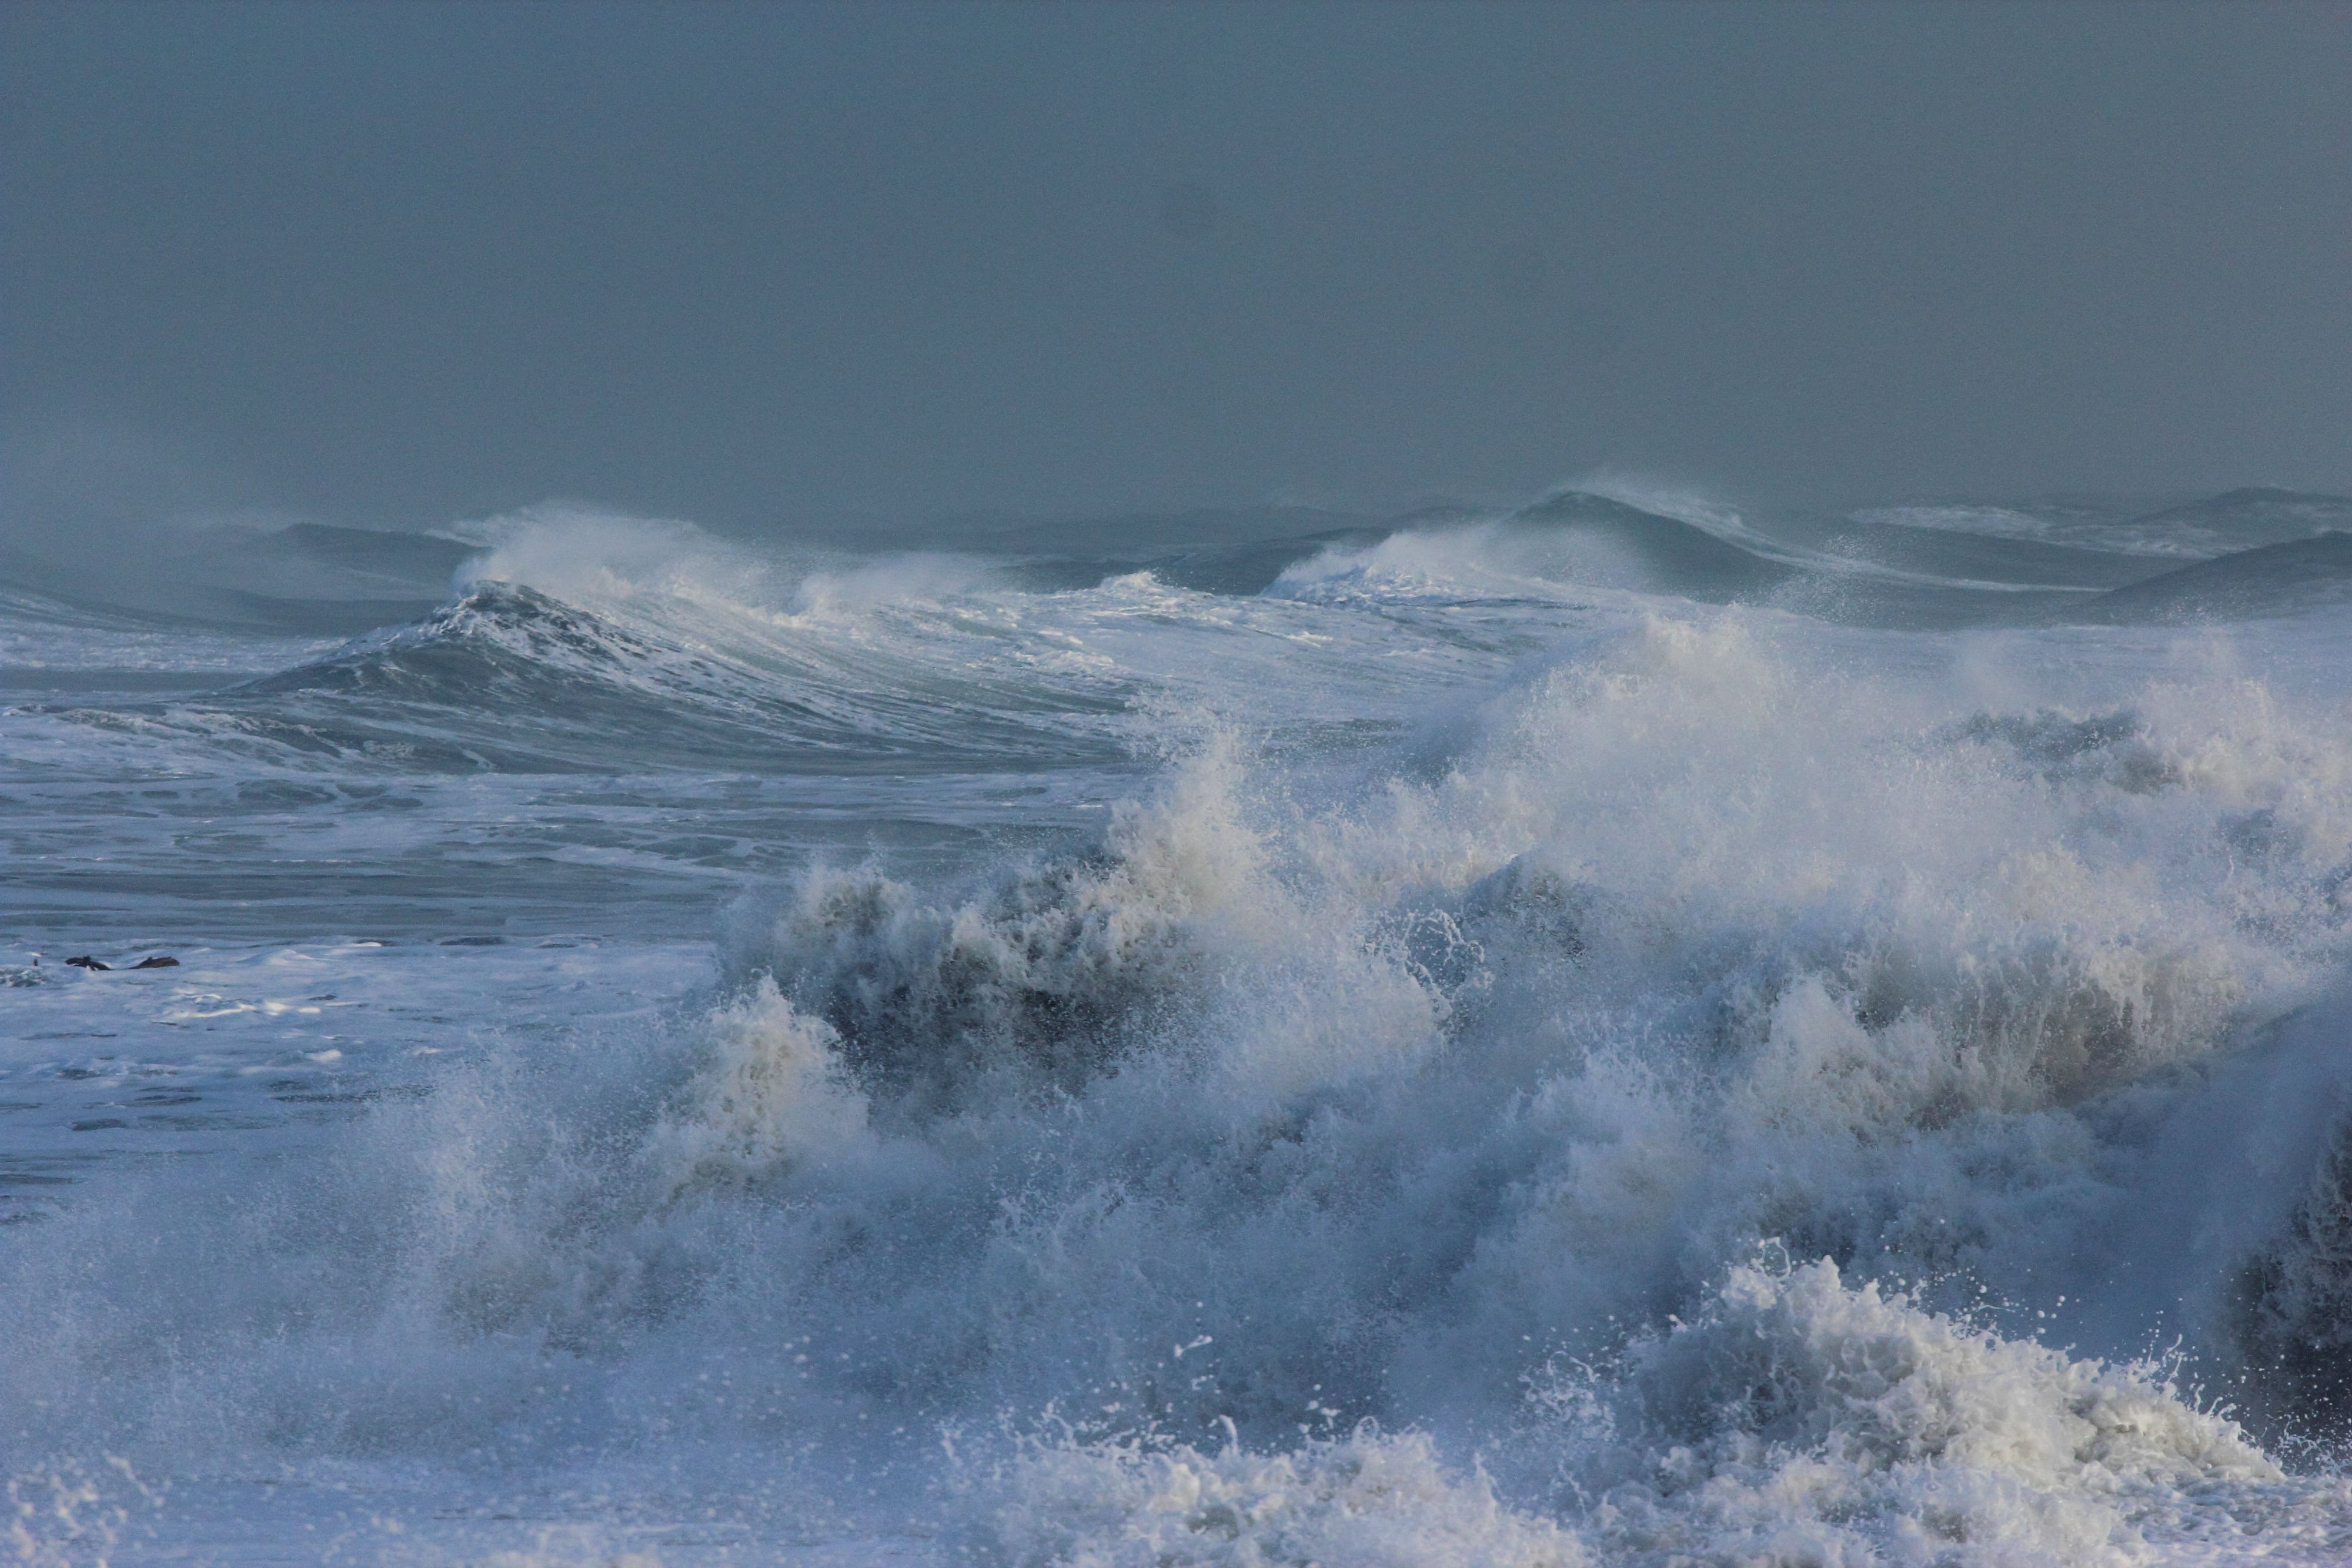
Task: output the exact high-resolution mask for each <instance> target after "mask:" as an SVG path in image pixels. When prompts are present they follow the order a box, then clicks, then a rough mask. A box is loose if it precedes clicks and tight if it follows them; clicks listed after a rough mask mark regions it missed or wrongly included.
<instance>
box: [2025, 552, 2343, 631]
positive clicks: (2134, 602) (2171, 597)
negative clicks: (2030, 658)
mask: <svg viewBox="0 0 2352 1568" xmlns="http://www.w3.org/2000/svg"><path fill="white" fill-rule="evenodd" d="M2347 603H2352V533H2336V532H2329V533H2323V534H2320V535H2318V536H2316V537H2315V538H2306V539H2296V540H2294V541H2293V542H2291V543H2287V544H2273V545H2263V546H2260V547H2258V548H2256V549H2246V550H2240V551H2238V552H2237V553H2235V554H2233V555H2225V556H2221V557H2220V558H2218V559H2213V560H2204V561H2199V562H2197V563H2196V564H2195V565H2193V566H2185V567H2181V568H2179V570H2173V571H2168V572H2166V573H2164V574H2163V575H2162V576H2159V577H2153V578H2149V579H2147V580H2145V581H2142V582H2137V583H2133V584H2130V585H2129V586H2127V587H2124V588H2118V589H2115V590H2113V591H2109V592H2106V593H2103V594H2100V595H2099V596H2098V597H2097V598H2095V599H2092V600H2088V601H2084V602H2081V603H2077V604H2074V605H2070V606H2068V607H2067V609H2066V610H2065V612H2063V619H2066V620H2070V621H2077V622H2101V623H2106V624H2145V625H2158V626H2178V625H2184V624H2188V623H2190V622H2214V621H2243V620H2251V619H2254V618H2256V617H2263V616H2277V615H2292V614H2301V613H2305V612H2310V611H2313V610H2316V609H2323V608H2330V607H2336V606H2342V605H2345V604H2347Z"/></svg>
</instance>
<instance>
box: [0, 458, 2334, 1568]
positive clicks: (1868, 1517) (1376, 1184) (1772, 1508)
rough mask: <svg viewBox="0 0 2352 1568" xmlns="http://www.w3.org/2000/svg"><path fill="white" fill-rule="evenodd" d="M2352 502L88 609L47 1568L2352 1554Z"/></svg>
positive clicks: (0, 872) (41, 955)
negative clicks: (2347, 1469)
mask: <svg viewBox="0 0 2352 1568" xmlns="http://www.w3.org/2000/svg"><path fill="white" fill-rule="evenodd" d="M2345 528H2352V502H2345V501H2340V500H2334V499H2331V498H2328V497H2305V496H2293V495H2287V494H2284V493H2281V492H2273V491H2249V492H2237V493H2232V494H2231V495H2228V496H2222V497H2212V498H2209V499H2206V500H2203V501H2191V502H2188V503H2186V504H2180V503H2177V502H2176V503H2174V504H2168V505H2159V504H2155V503H2132V502H2127V501H2108V500H2069V501H2065V502H2050V501H2022V502H2020V501H2004V502H2000V503H1999V504H1992V503H1976V502H1970V503H1968V504H1950V505H1933V506H1929V505H1916V504H1915V505H1890V506H1887V507H1876V508H1868V509H1864V510H1861V511H1844V512H1838V513H1835V514H1831V513H1820V514H1809V513H1799V512H1788V513H1772V514H1763V515H1750V514H1748V513H1746V512H1743V511H1740V510H1737V509H1734V508H1731V507H1725V506H1722V505H1720V504H1716V503H1712V502H1707V501H1705V500H1701V499H1694V498H1691V497H1676V496H1672V495H1664V494H1659V493H1656V492H1654V491H1652V490H1644V489H1641V488H1638V487H1635V486H1628V485H1623V484H1595V485H1592V486H1586V487H1584V488H1580V489H1574V490H1567V491H1562V492H1560V493H1559V494H1557V495H1553V496H1549V497H1543V498H1541V499H1539V500H1538V501H1537V502H1535V503H1533V504H1531V505H1528V506H1525V507H1515V508H1491V509H1479V508H1474V507H1446V508H1435V509H1432V510H1429V511H1425V512H1423V513H1420V514H1416V515H1415V516H1413V517H1407V518H1403V519H1377V518H1368V517H1343V516H1338V515H1332V514H1320V513H1314V512H1308V511H1304V510H1299V509H1283V508H1264V509H1257V510H1244V511H1237V512H1229V513H1222V514H1197V515H1188V516H1182V517H1160V518H1142V517H1139V518H1124V519H1117V520H1111V521H1104V522H1096V523H1071V524H1064V525H1051V526H1048V525H1040V524H1027V525H1016V524H1013V523H1005V522H986V521H980V522H971V523H968V524H963V525H959V526H956V527H952V528H947V527H942V528H932V529H929V530H920V531H917V530H906V531H901V532H899V533H896V534H891V535H887V537H885V538H883V542H882V543H880V544H877V543H875V542H873V540H872V539H871V538H869V539H867V540H866V541H865V542H863V543H860V542H859V541H857V540H855V539H840V538H835V539H831V540H827V539H822V538H804V539H802V540H799V541H797V542H795V543H793V544H791V545H789V546H785V545H774V544H770V545H755V544H747V543H744V542H741V541H736V540H728V539H722V538H717V537H715V536H713V535H711V534H709V533H707V532H705V531H702V530H699V529H697V528H693V527H692V526H690V525H688V524H685V523H678V522H661V521H655V520H647V519H633V518H626V517H612V516H606V515H598V514H592V513H588V512H584V511H582V510H579V509H572V510H564V509H559V508H550V509H544V510H541V511H538V512H534V513H531V514H528V515H524V516H520V517H506V518H500V519H495V520H492V521H489V522H486V523H475V524H468V525H461V526H456V527H452V528H443V529H436V530H431V531H426V532H421V533H415V534H376V533H366V532H360V531H354V530H345V529H337V528H325V527H321V526H318V525H310V524H301V525H295V526H293V527H290V528H288V527H276V526H265V525H259V524H236V523H222V524H215V525H208V526H205V527H196V526H194V525H191V526H190V527H189V528H184V529H182V530H180V531H179V532H177V533H170V532H168V531H167V532H164V533H159V534H158V536H157V539H155V540H150V541H148V542H147V544H146V546H145V547H144V548H142V549H139V550H138V551H135V552H131V553H128V554H126V555H125V556H123V557H122V558H121V559H114V560H110V561H107V562H104V563H100V562H98V561H95V560H87V559H86V560H84V561H82V562H80V563H77V564H74V565H69V566H64V567H59V566H55V565H52V566H48V567H40V566H37V565H35V564H31V563H27V562H23V561H19V562H17V563H16V564H15V565H13V566H12V567H10V569H9V570H10V573H11V575H10V576H9V578H8V580H6V581H5V583H0V700H5V709H0V813H5V815H0V821H5V851H0V853H5V862H0V1220H5V1221H6V1222H7V1223H5V1225H0V1479H5V1486H6V1489H7V1509H6V1512H5V1520H0V1539H5V1552H11V1553H13V1554H14V1555H15V1557H16V1558H17V1559H18V1560H21V1561H26V1562H31V1563H48V1562H61V1563H92V1562H98V1561H101V1560H102V1561H106V1562H112V1563H238V1564H247V1563H321V1562H336V1563H416V1564H425V1563H623V1562H629V1563H679V1564H686V1563H834V1564H847V1563H861V1564H862V1563H1006V1564H1012V1563H1076V1564H1101V1565H1106V1568H1108V1565H1114V1564H1116V1565H1126V1564H1135V1565H1139V1568H1140V1565H1144V1564H1154V1565H1157V1564H1170V1565H1174V1564H1192V1563H1202V1564H1206V1563H1232V1564H1270V1563H1322V1564H1327V1565H1334V1568H1336V1565H1342V1564H1391V1565H1399V1568H1402V1565H1414V1568H1419V1565H1430V1568H1436V1565H1443V1564H1462V1565H1465V1568H1466V1565H1479V1568H1488V1565H1496V1568H1499V1565H1503V1564H1528V1565H1534V1564H1558V1565H1567V1564H1586V1563H1590V1564H1603V1563H1606V1564H1618V1563H1626V1564H1644V1563H1647V1564H1667V1563H1724V1564H1731V1563H1740V1564H1762V1563H1785V1564H1791V1565H1793V1564H1861V1563H1903V1564H1930V1563H1934V1564H2010V1563H2021V1564H2022V1563H2052V1564H2057V1563H2195V1562H2206V1563H2233V1562H2241V1561H2254V1560H2260V1561H2263V1562H2308V1563H2328V1562H2341V1561H2344V1560H2346V1559H2347V1557H2352V1482H2347V1479H2344V1477H2343V1474H2342V1470H2341V1465H2340V1456H2341V1454H2342V1452H2343V1444H2344V1442H2345V1441H2346V1437H2347V1432H2352V988H2347V981H2352V700H2347V699H2348V698H2352V639H2347V630H2352V619H2347V617H2352V535H2347V533H2345V532H2342V531H2338V530H2341V529H2345ZM159 541H161V542H159ZM81 956H88V957H90V958H94V959H96V960H98V961H99V962H101V963H104V964H106V965H109V966H110V967H109V968H107V969H104V970H98V969H92V968H88V967H75V966H69V965H68V964H67V963H66V962H65V960H67V959H68V958H69V957H81ZM155 956H170V957H173V958H175V959H176V960H177V963H176V965H174V966H171V967H151V968H136V967H132V966H134V965H136V964H138V963H139V962H140V961H141V960H142V959H145V958H149V957H155Z"/></svg>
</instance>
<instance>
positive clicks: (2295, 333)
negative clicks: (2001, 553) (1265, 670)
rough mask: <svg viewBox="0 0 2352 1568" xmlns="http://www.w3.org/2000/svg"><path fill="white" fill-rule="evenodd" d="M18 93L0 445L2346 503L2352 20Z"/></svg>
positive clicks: (1307, 39) (556, 30) (544, 472)
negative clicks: (2305, 493)
mask: <svg viewBox="0 0 2352 1568" xmlns="http://www.w3.org/2000/svg"><path fill="white" fill-rule="evenodd" d="M0 90H4V91H5V101H0V160H4V161H5V168H0V180H4V181H5V185H0V246H5V256H0V261H4V262H5V272H0V333H5V337H0V375H5V386H0V398H5V405H4V406H5V419H6V421H7V429H6V432H5V443H6V444H5V451H6V454H7V460H8V461H9V462H10V463H11V464H12V465H16V467H17V468H18V469H19V471H20V473H21V472H25V471H28V470H30V469H34V468H38V469H40V470H41V471H42V473H44V474H45V475H47V476H49V478H50V479H54V480H57V482H58V483H71V484H87V485H91V486H103V485H106V484H111V483H118V482H119V483H120V484H121V485H123V486H129V489H127V490H126V491H125V493H126V494H128V493H130V492H131V491H135V490H137V489H138V484H140V483H152V486H160V488H155V489H154V494H153V495H152V497H150V499H148V500H145V501H142V502H141V504H142V505H149V504H152V505H156V506H163V505H167V504H176V503H174V502H173V500H172V497H170V496H166V495H165V494H164V492H165V491H172V490H173V487H174V486H177V487H179V490H180V491H184V495H182V496H181V497H180V498H181V499H182V500H185V499H186V497H191V496H193V497H198V498H199V499H201V500H202V501H203V502H204V504H207V505H227V504H251V505H257V506H263V507H277V508H283V509H286V510H289V511H293V512H299V513H302V514H306V515H310V516H313V517H321V518H325V519H328V520H347V521H354V522H365V523H374V524H405V525H425V524H431V523H437V522H442V521H446V520H449V519H452V518H456V517H471V516H480V515H482V514H484V513H487V512H493V511H497V510H500V509H503V508H507V507H513V506H516V505H519V504H523V503H528V502H531V501H535V500H538V499H541V498H543V497H551V496H563V497H585V498H593V499H596V500H601V501H604V502H608V503H611V504H614V505H617V506H623V507H632V508H636V509H640V510H644V511H648V512H656V513H665V514H670V515H676V516H681V517H692V518H697V519H699V520H702V521H705V522H709V523H712V524H715V525H718V526H720V527H723V528H758V527H767V526H775V525H778V524H789V523H790V522H791V521H793V519H795V518H804V517H818V516H835V515H839V514H842V513H845V512H847V513H856V512H861V511H872V512H876V513H900V514H903V513H907V512H949V511H956V510H961V509H967V508H1003V509H1029V510H1044V511H1073V510H1089V509H1113V508H1126V507H1176V506H1185V505H1198V504H1210V503H1231V502H1245V501H1254V500H1263V499H1266V498H1280V499H1289V500H1301V501H1308V502H1320V503H1330V504H1347V505H1358V506H1381V507H1385V506H1400V505H1403V504H1407V503H1410V502H1412V501H1413V500H1414V499H1416V498H1417V497H1424V496H1429V495H1433V494H1454V495H1468V496H1475V497H1501V496H1511V495H1524V494H1527V493H1529V492H1532V491H1535V490H1538V489H1540V488H1541V487H1543V486H1547V485H1549V484H1551V483H1554V482H1556V481H1559V480H1561V479H1564V478H1567V477H1570V476H1575V475H1578V474H1582V473H1590V472H1591V471H1594V470H1596V469H1614V470H1619V471H1628V472H1631V473H1633V474H1637V475H1645V476H1657V477H1663V478H1671V479H1675V480H1678V481H1681V482H1685V483H1690V484H1696V485H1700V486H1707V487H1710V488H1712V489H1714V490H1716V491H1718V492H1720V493H1722V494H1724V495H1726V496H1728V497H1749V498H1757V499H1766V498H1790V499H1795V498H1811V499H1858V498H1861V497H1895V496H1903V495H1921V494H1955V493H1978V494H1999V493H2009V494H2016V493H2025V492H2032V491H2048V490H2053V489H2068V488H2107V489H2127V490H2139V491H2149V490H2163V489H2180V488H2199V487H2211V488H2218V487H2223V486H2232V485H2237V484H2245V483H2274V484H2284V485H2291V486H2305V487H2332V488H2336V489H2344V488H2352V5H2326V6H2310V7H2299V8H2275V9H2274V8H2267V7H2264V6H2260V5H2250V4H2231V5H2212V6H2198V7H2189V8H2171V7H2166V6H2158V5H2088V4H2084V5H2067V6H2058V7H2050V8H2042V7H2036V6H2030V5H1957V4H1955V5H1934V6H1923V7H1910V6H1902V5H1860V6H1829V7H1821V8H1813V7H1805V6H1799V5H1789V4H1775V5H1749V6H1738V5H1696V4H1679V5H1660V6H1654V7H1653V6H1643V5H1594V6H1590V7H1570V6H1532V5H1528V6H1510V7H1504V8H1496V9H1477V8H1473V7H1470V6H1467V5H1421V6H1408V7H1402V8H1389V7H1375V6H1349V5H1314V6H1307V5H1299V6H1291V7H1282V8H1263V7H1257V8H1238V7H1237V8H1224V7H1202V6H1193V5H1175V6H1146V5H1104V6H1098V7H1080V6H1057V5H1018V6H974V7H960V6H950V5H920V6H917V5H905V6H888V5H866V6H857V7H844V8H815V9H800V8H791V7H785V6H781V5H723V6H715V7H698V6H686V5H633V6H626V7H620V8H600V7H592V6H583V5H562V6H555V5H547V6H539V5H480V6H467V5H449V4H443V5H414V6H381V7H369V6H361V5H301V6H296V7H291V8H243V7H224V6H215V5H121V6H100V5H67V6H61V7H56V8H49V7H45V6H41V5H30V4H26V3H24V0H15V3H12V4H11V5H8V6H6V7H5V10H0ZM116 468H120V469H121V470H123V471H124V472H125V473H129V472H131V471H132V470H138V471H141V472H144V473H146V474H147V475H148V476H149V479H148V480H144V481H138V482H137V483H134V482H133V481H132V480H131V479H124V478H121V477H120V476H116V477H115V478H109V477H108V475H109V473H110V471H111V470H113V469H116ZM60 475H62V476H66V477H65V478H63V479H58V476H60ZM156 475H166V476H171V477H170V478H169V479H168V480H160V479H155V478H154V477H153V476H156ZM45 482H46V481H45ZM15 493H16V495H17V496H18V497H20V499H19V501H18V502H17V503H16V504H17V505H19V506H20V507H21V506H23V505H25V504H27V503H24V502H23V501H22V500H21V497H22V496H23V495H24V494H26V491H25V489H24V487H23V486H21V485H19V486H16V488H15ZM141 493H142V494H145V492H141ZM18 520H19V521H20V522H22V521H23V520H24V519H22V518H19V519H18Z"/></svg>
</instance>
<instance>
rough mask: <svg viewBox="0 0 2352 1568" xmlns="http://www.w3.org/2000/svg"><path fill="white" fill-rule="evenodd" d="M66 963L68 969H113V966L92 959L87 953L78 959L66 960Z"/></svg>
mask: <svg viewBox="0 0 2352 1568" xmlns="http://www.w3.org/2000/svg"><path fill="white" fill-rule="evenodd" d="M66 963H67V965H68V967H72V968H76V969H111V968H113V967H114V966H113V965H111V964H109V963H105V962H102V961H101V960H100V959H97V958H93V957H91V956H89V954H87V953H85V954H83V955H82V956H80V957H79V958H68V959H67V960H66Z"/></svg>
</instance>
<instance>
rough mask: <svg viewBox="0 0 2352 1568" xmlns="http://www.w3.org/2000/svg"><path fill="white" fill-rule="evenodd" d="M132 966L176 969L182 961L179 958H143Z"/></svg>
mask: <svg viewBox="0 0 2352 1568" xmlns="http://www.w3.org/2000/svg"><path fill="white" fill-rule="evenodd" d="M131 967H132V968H134V969H176V968H178V967H180V961H179V960H178V959H177V958H163V957H156V958H142V959H140V960H139V962H137V963H136V964H133V965H131Z"/></svg>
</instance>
